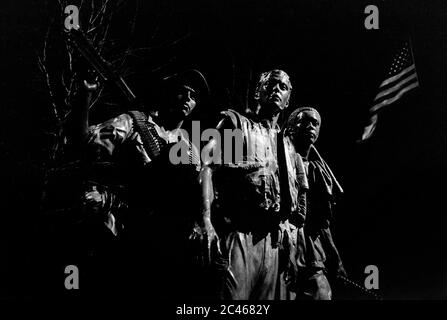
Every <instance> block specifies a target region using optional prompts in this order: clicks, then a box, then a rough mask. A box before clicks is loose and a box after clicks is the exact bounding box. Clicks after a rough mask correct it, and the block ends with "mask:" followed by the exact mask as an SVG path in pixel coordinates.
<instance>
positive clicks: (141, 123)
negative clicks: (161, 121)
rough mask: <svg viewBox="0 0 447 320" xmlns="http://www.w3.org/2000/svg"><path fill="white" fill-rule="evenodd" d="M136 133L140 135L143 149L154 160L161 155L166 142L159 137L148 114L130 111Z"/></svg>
mask: <svg viewBox="0 0 447 320" xmlns="http://www.w3.org/2000/svg"><path fill="white" fill-rule="evenodd" d="M129 115H130V116H131V118H132V120H133V124H134V127H135V129H136V131H137V132H138V133H139V134H140V136H141V140H142V141H143V147H144V149H145V150H146V152H147V154H148V155H149V157H150V158H151V160H154V159H155V158H157V157H158V156H159V155H160V152H161V149H162V147H163V146H164V145H165V144H166V142H165V141H164V140H163V139H162V138H161V137H160V136H159V135H158V133H157V130H156V129H155V125H154V124H153V123H152V122H149V121H148V119H147V116H146V114H144V113H143V112H141V111H129Z"/></svg>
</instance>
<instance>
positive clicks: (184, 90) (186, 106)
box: [170, 85, 197, 118]
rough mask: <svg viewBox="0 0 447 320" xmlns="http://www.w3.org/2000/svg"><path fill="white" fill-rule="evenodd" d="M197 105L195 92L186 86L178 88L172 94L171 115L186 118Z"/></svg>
mask: <svg viewBox="0 0 447 320" xmlns="http://www.w3.org/2000/svg"><path fill="white" fill-rule="evenodd" d="M196 105H197V94H196V91H195V90H194V89H193V88H191V87H189V86H186V85H182V86H179V87H178V89H177V90H176V91H175V92H174V97H173V103H172V105H171V106H170V111H171V113H173V114H175V115H177V116H179V117H181V118H186V117H187V116H189V115H190V114H191V112H192V111H193V110H194V109H195V107H196Z"/></svg>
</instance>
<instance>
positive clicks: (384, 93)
mask: <svg viewBox="0 0 447 320" xmlns="http://www.w3.org/2000/svg"><path fill="white" fill-rule="evenodd" d="M386 77H387V78H386V79H385V80H384V81H383V82H382V83H381V84H380V86H379V93H378V94H377V95H376V97H375V98H374V102H373V106H372V107H371V108H370V109H369V112H370V116H371V117H370V121H369V124H368V125H367V126H366V127H365V128H364V131H363V135H362V138H361V141H364V140H366V139H368V138H369V137H371V135H372V133H373V132H374V130H375V128H376V125H377V118H378V117H377V114H378V111H379V110H380V109H382V108H383V107H385V106H387V105H390V104H392V103H393V102H395V101H397V100H399V99H400V98H401V97H402V96H403V95H404V94H405V93H406V92H408V91H410V90H412V89H414V88H416V87H418V86H419V80H418V76H417V73H416V65H415V63H414V58H413V52H412V49H411V44H410V42H409V41H407V42H405V43H404V46H403V47H402V48H401V50H400V51H399V52H398V53H397V54H396V55H395V56H394V58H393V62H392V64H391V67H390V69H389V70H388V73H387V76H386Z"/></svg>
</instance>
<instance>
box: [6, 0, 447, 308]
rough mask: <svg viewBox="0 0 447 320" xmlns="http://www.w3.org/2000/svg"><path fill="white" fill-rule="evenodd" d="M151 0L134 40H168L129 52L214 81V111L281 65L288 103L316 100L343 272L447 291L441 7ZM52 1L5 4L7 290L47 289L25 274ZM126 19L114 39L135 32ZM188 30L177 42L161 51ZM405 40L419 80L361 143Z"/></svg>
mask: <svg viewBox="0 0 447 320" xmlns="http://www.w3.org/2000/svg"><path fill="white" fill-rule="evenodd" d="M54 2H55V1H54ZM130 2H133V1H130ZM145 2H146V1H144V2H143V1H141V5H140V8H139V11H138V20H137V24H136V34H135V37H133V38H132V39H130V41H132V42H134V45H136V46H138V45H140V46H142V45H148V43H149V44H151V45H154V46H155V47H156V46H157V45H159V46H160V47H161V49H158V51H157V50H153V51H151V53H150V54H148V56H144V57H143V58H134V59H130V60H129V65H130V67H135V65H138V63H141V64H142V65H143V66H144V68H151V66H152V65H156V64H157V63H158V64H161V63H168V61H170V60H169V59H171V58H172V57H175V58H174V60H173V62H172V63H171V64H170V65H169V66H168V67H167V69H166V72H168V71H170V70H175V69H180V68H185V67H191V66H192V67H197V68H199V69H200V70H202V71H203V72H204V74H205V75H206V76H207V78H208V79H209V83H210V86H211V89H212V91H213V93H214V101H213V103H212V104H211V105H210V106H209V108H210V109H212V110H215V111H217V110H220V109H222V108H224V107H228V106H232V107H233V108H235V109H239V110H243V101H244V98H243V93H244V90H245V89H244V88H245V86H246V85H247V83H248V79H249V77H250V76H249V75H250V73H249V72H250V70H251V71H252V75H253V76H252V78H253V79H255V78H256V77H257V75H258V74H259V72H261V71H265V70H268V69H271V68H273V67H275V68H281V69H284V70H285V71H286V72H288V73H289V75H290V76H291V78H292V82H293V87H294V89H293V101H292V107H294V106H295V107H297V106H299V105H301V104H311V105H315V106H317V108H318V109H319V110H320V111H321V114H322V118H323V124H322V132H321V135H320V140H319V142H318V147H319V150H320V153H322V154H323V155H324V156H325V158H326V161H327V162H328V163H329V164H330V165H331V166H332V168H333V171H334V172H335V173H336V175H337V176H338V178H339V180H340V182H341V183H342V185H343V187H344V189H345V198H344V200H343V201H342V202H341V203H340V206H339V208H338V211H337V217H336V222H335V226H334V228H335V238H336V241H338V246H339V250H340V251H341V254H342V257H343V258H344V261H345V265H346V268H347V270H348V272H350V274H351V275H352V277H353V278H354V279H357V280H359V281H361V280H362V279H363V277H364V275H363V270H364V268H365V267H366V266H367V265H369V264H374V265H377V266H378V267H379V271H380V291H379V292H380V294H381V295H382V296H383V297H384V298H389V299H432V298H435V299H440V298H443V299H445V298H447V272H446V270H447V265H446V264H447V247H446V244H447V235H446V234H447V233H446V232H445V229H446V227H447V221H446V220H447V219H446V218H445V214H446V206H447V204H446V200H445V199H446V197H445V195H446V191H447V188H446V181H447V180H446V178H447V173H446V170H447V167H446V163H447V161H446V160H447V159H446V158H447V154H446V133H447V131H446V129H447V126H446V125H447V120H446V119H447V117H446V115H447V111H446V110H447V104H446V102H447V101H446V96H447V94H446V91H445V90H444V86H445V84H446V83H447V81H446V80H447V79H446V75H447V72H446V71H447V69H446V66H447V64H446V62H445V57H446V56H447V41H446V40H447V28H446V27H447V4H445V2H443V1H441V0H437V1H431V2H430V5H428V4H426V3H421V2H417V1H403V0H401V1H386V2H385V1H354V0H352V1H347V0H343V1H293V0H281V1H273V0H262V1H259V0H257V1H253V0H250V1H247V0H244V1H236V0H231V1H217V0H212V1H204V0H200V1H194V2H192V1H178V3H177V1H174V0H168V1H166V0H164V1H158V0H157V1H150V3H149V2H148V3H145ZM416 3H417V4H416ZM51 4H52V1H23V2H22V3H19V2H17V1H9V0H8V1H2V5H1V9H0V30H2V31H1V32H0V37H1V38H0V47H1V51H0V54H1V57H2V60H1V61H2V63H1V64H0V74H1V75H2V78H1V80H0V91H1V93H2V102H1V110H2V115H3V121H2V125H1V127H0V161H1V164H2V167H1V169H2V170H1V180H2V181H3V191H2V196H3V197H4V199H3V200H2V201H1V204H0V209H1V211H0V214H1V217H2V221H3V223H2V224H3V228H2V229H3V231H2V232H1V236H0V237H1V238H0V243H2V247H0V248H1V250H2V256H3V259H4V260H3V261H4V262H3V263H2V264H1V265H0V278H2V279H7V284H8V285H7V286H3V287H0V297H2V296H3V297H15V296H19V297H21V296H32V297H33V296H35V295H36V294H37V293H38V292H39V291H38V289H36V288H35V287H34V288H32V287H30V285H29V283H30V281H32V280H30V278H29V277H30V275H29V273H30V272H31V270H33V269H34V268H38V266H39V265H42V263H43V262H42V261H41V255H40V253H41V252H42V250H44V248H42V246H43V245H44V243H45V242H44V241H43V240H42V241H40V238H41V237H44V236H43V235H42V234H41V233H40V232H39V230H40V223H41V217H40V213H39V211H38V203H39V193H40V183H41V177H42V172H43V170H42V163H43V161H44V160H45V159H46V156H47V152H48V139H47V138H45V137H46V136H45V134H44V133H45V131H47V130H48V128H49V126H50V125H51V119H50V115H49V104H48V103H49V100H48V96H47V95H46V92H45V88H44V85H43V83H42V77H41V75H40V73H39V70H38V68H37V61H36V52H40V50H41V46H42V43H43V37H44V34H45V30H46V28H47V27H48V25H49V23H50V20H51V17H50V16H49V15H50V13H51V12H54V10H50V9H48V8H52V7H54V6H53V5H51ZM367 4H376V5H378V6H379V9H380V29H379V30H369V31H368V30H365V28H364V24H363V23H364V18H365V16H366V15H365V14H364V13H363V10H364V8H365V6H366V5H367ZM123 16H125V14H124V13H123ZM119 18H120V17H118V18H117V22H116V23H115V25H114V27H116V28H117V29H116V30H115V35H116V37H118V38H119V37H120V36H123V35H124V34H126V32H128V28H129V24H128V22H127V23H126V21H125V19H121V20H119ZM155 26H158V28H157V30H158V31H157V34H156V35H155V36H153V38H151V39H152V40H151V41H152V42H148V41H149V40H148V38H150V37H151V36H152V35H153V34H152V31H153V30H154V28H155ZM185 34H188V35H189V36H188V37H187V38H186V39H185V40H184V41H183V42H181V43H180V44H179V45H176V46H172V47H163V43H165V41H168V40H173V39H176V38H178V37H181V36H183V35H185ZM408 35H411V38H412V41H413V49H414V54H415V60H416V68H417V72H418V75H419V79H420V83H421V87H420V88H417V89H416V90H413V91H411V92H410V93H408V94H407V95H405V96H404V97H403V98H402V99H401V100H400V101H399V102H398V103H396V104H394V105H392V106H390V107H387V108H386V110H384V112H382V113H381V114H380V116H379V124H378V127H377V130H376V133H375V134H374V136H373V138H372V139H371V140H369V141H368V142H366V143H364V144H361V145H359V144H357V143H356V142H355V141H356V139H357V138H359V136H360V134H361V129H362V125H363V124H364V123H365V121H366V119H367V110H368V107H369V104H370V102H371V101H372V99H373V98H374V96H375V94H377V87H378V84H379V83H380V82H381V81H382V80H384V76H385V70H386V69H387V68H388V66H389V64H390V61H389V59H390V55H391V54H393V53H394V51H393V50H395V49H396V48H397V47H398V46H399V43H400V42H402V41H403V40H405V39H406V36H408ZM121 40H123V38H121ZM157 75H158V74H156V75H154V76H153V77H156V76H157ZM130 80H131V81H132V79H130ZM138 84H139V85H141V81H140V82H139V83H138ZM138 90H140V91H143V89H141V88H139V87H137V92H138ZM228 92H230V96H228ZM41 281H44V280H42V279H41Z"/></svg>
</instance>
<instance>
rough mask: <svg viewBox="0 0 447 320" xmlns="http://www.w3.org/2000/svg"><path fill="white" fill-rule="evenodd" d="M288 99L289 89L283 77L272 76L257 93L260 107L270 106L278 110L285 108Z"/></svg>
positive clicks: (286, 80) (285, 78)
mask: <svg viewBox="0 0 447 320" xmlns="http://www.w3.org/2000/svg"><path fill="white" fill-rule="evenodd" d="M289 98H290V87H289V84H288V79H287V77H286V76H284V75H279V74H272V75H271V76H270V77H269V78H268V79H267V81H265V82H264V84H263V85H262V87H261V89H260V91H259V101H260V103H261V105H262V106H271V107H274V108H275V109H279V110H284V109H285V108H287V106H288V105H289Z"/></svg>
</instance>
